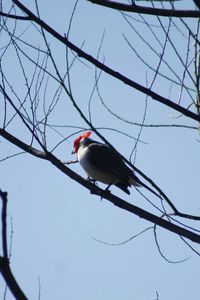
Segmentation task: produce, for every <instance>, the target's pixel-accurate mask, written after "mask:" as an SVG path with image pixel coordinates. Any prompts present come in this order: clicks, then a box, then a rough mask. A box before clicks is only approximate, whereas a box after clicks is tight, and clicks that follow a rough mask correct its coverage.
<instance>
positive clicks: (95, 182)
mask: <svg viewBox="0 0 200 300" xmlns="http://www.w3.org/2000/svg"><path fill="white" fill-rule="evenodd" d="M87 180H88V181H90V182H92V183H94V184H95V185H97V181H96V180H95V179H93V178H91V177H90V176H88V177H87Z"/></svg>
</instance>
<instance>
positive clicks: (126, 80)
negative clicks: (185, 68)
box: [12, 0, 200, 122]
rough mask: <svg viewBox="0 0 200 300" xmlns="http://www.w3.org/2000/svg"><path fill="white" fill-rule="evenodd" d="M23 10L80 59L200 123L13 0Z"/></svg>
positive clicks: (178, 106) (197, 118)
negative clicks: (70, 39)
mask: <svg viewBox="0 0 200 300" xmlns="http://www.w3.org/2000/svg"><path fill="white" fill-rule="evenodd" d="M12 1H13V2H14V3H15V4H16V5H17V6H18V7H19V8H20V9H21V10H23V11H24V12H25V13H26V14H27V15H28V16H29V17H30V18H31V19H32V20H33V21H34V22H35V23H37V24H38V25H39V26H41V27H42V28H43V29H45V30H46V31H47V32H49V33H50V34H51V35H53V36H54V37H55V38H56V39H57V40H59V41H60V42H62V43H63V44H65V45H66V46H68V47H69V48H70V49H72V50H73V51H75V52H76V53H77V54H78V55H79V56H80V57H83V58H85V59H86V60H88V61H89V62H91V63H92V64H94V65H95V66H96V67H97V68H99V69H101V70H103V71H104V72H106V73H108V74H109V75H111V76H113V77H115V78H117V79H119V80H120V81H122V82H124V83H125V84H127V85H129V86H131V87H133V88H134V89H136V90H138V91H140V92H142V93H144V94H146V95H148V96H150V97H151V98H153V99H154V100H156V101H158V102H160V103H162V104H164V105H167V106H168V107H170V108H172V109H174V110H176V111H178V112H180V113H181V114H183V115H185V116H187V117H189V118H191V119H193V120H196V121H198V122H200V116H199V115H197V114H196V113H194V112H192V111H189V110H188V109H186V108H184V107H183V106H180V105H178V104H176V103H175V102H173V101H171V100H169V99H167V98H165V97H163V96H161V95H159V94H157V93H155V92H153V91H151V90H150V89H148V88H146V87H144V86H142V85H140V84H138V83H136V82H135V81H133V80H131V79H129V78H127V77H126V76H124V75H122V74H121V73H119V72H117V71H114V70H113V69H111V68H110V67H108V66H106V65H104V64H102V63H101V62H100V61H98V60H96V59H95V58H94V57H93V56H91V55H89V54H88V53H86V52H84V51H83V50H81V49H80V48H79V47H77V46H76V45H74V44H73V43H71V42H70V41H69V40H68V39H67V38H66V36H62V35H60V34H59V33H58V32H57V31H56V30H54V29H53V28H52V27H50V26H49V25H48V24H47V23H45V22H44V21H42V20H41V19H39V18H38V17H37V16H36V15H35V14H33V13H32V12H31V11H30V10H29V9H28V8H27V7H25V6H24V5H23V4H22V3H21V2H19V1H18V0H12Z"/></svg>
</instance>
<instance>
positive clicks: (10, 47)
mask: <svg viewBox="0 0 200 300" xmlns="http://www.w3.org/2000/svg"><path fill="white" fill-rule="evenodd" d="M86 2H88V5H91V3H89V2H92V3H93V4H96V6H95V9H97V10H98V9H99V5H100V6H102V7H103V8H104V9H105V10H108V13H109V8H111V9H114V10H115V11H116V14H118V17H119V18H120V19H122V20H124V24H125V26H127V32H124V34H123V42H124V45H125V50H126V53H124V54H123V55H127V56H130V60H131V59H132V57H133V58H134V59H135V60H137V64H138V65H140V66H141V68H143V69H144V70H145V72H148V76H147V77H146V83H145V84H144V82H137V81H135V80H133V79H131V78H132V77H131V76H126V75H124V72H123V70H118V67H117V66H116V67H113V66H111V65H110V64H109V63H106V55H105V56H104V55H103V54H102V48H103V44H104V34H103V35H102V39H101V41H100V43H99V45H97V47H96V50H97V54H96V55H92V54H91V53H88V52H87V50H85V45H84V43H83V44H82V45H76V44H75V43H73V42H72V41H71V28H72V23H73V17H74V14H75V13H76V7H77V5H78V1H76V2H75V5H74V10H73V12H72V15H71V19H70V21H69V26H68V29H67V30H66V32H65V34H62V33H60V32H58V31H57V30H56V29H54V28H53V27H52V26H51V24H49V23H48V21H44V20H43V16H42V14H41V13H40V8H39V4H40V3H39V1H38V2H37V1H35V7H32V4H31V8H29V7H28V6H25V5H24V4H23V3H22V2H21V1H18V0H12V1H10V6H9V5H8V3H4V1H3V0H1V13H0V15H1V33H2V34H3V35H4V36H5V38H4V45H3V46H2V47H1V60H0V74H1V82H0V90H1V127H0V135H1V137H2V138H3V139H2V142H3V141H4V139H5V140H7V141H8V142H10V143H11V144H13V145H15V146H17V147H18V149H19V152H17V153H15V154H14V155H13V154H12V155H7V156H5V157H3V158H2V159H1V161H4V160H6V159H9V158H11V157H12V156H15V155H20V154H23V153H29V154H31V155H32V156H35V157H37V158H38V159H43V160H46V161H48V162H50V163H51V164H53V166H54V167H55V168H57V169H58V170H60V171H61V172H63V173H64V174H65V175H66V176H68V177H69V178H70V179H71V180H74V181H76V182H77V184H79V185H80V186H83V187H85V188H86V189H88V191H90V192H91V193H93V194H95V195H97V196H98V197H97V198H99V196H100V197H102V198H104V199H107V200H108V201H110V202H111V203H113V204H114V205H116V206H118V207H119V208H121V209H123V210H126V211H127V212H130V213H132V214H135V215H137V216H139V217H140V218H143V219H145V220H148V221H150V222H151V223H152V224H153V227H152V228H153V232H154V234H155V240H156V228H157V226H160V227H162V228H164V229H166V230H169V231H171V232H173V233H175V234H177V235H179V236H180V237H181V238H182V239H183V241H184V242H185V243H186V244H187V245H188V246H189V247H190V248H191V249H192V250H194V249H193V246H191V244H189V242H193V243H198V244H199V243H200V235H199V230H198V223H199V220H200V216H199V214H198V213H197V214H196V215H193V214H190V213H189V212H184V211H182V209H178V208H177V207H176V205H175V201H174V199H170V198H169V197H168V195H166V193H165V192H164V191H163V190H162V188H161V187H159V186H158V185H157V184H156V183H155V182H154V181H153V180H152V179H151V178H149V177H148V176H147V175H146V174H145V170H140V169H139V168H137V167H136V166H135V163H134V158H135V156H136V154H137V146H138V143H140V142H141V141H140V139H141V135H142V131H143V130H144V128H149V129H152V130H156V128H162V127H167V128H180V130H188V129H190V130H192V131H195V132H196V134H197V137H198V130H199V123H200V86H199V79H200V59H199V58H200V52H199V50H200V49H199V45H200V41H199V17H200V11H199V1H194V4H195V5H196V8H195V5H194V4H192V2H190V3H189V6H190V7H191V8H190V9H185V10H183V9H179V8H178V5H179V4H178V3H177V4H176V3H175V2H173V1H169V2H168V3H166V4H165V6H164V4H163V3H162V1H161V3H158V4H157V7H155V4H154V2H150V4H149V6H140V5H137V4H136V3H135V1H130V4H123V3H119V2H115V1H107V0H104V1H94V0H89V1H86ZM176 5H177V7H176ZM153 23H154V24H153ZM138 24H142V29H141V27H140V26H137V25H138ZM102 31H103V28H102ZM29 32H31V37H30V35H29ZM32 35H33V37H34V38H33V39H32ZM134 39H135V40H137V41H138V43H135V42H134ZM54 43H56V44H58V45H59V47H60V53H61V54H62V57H63V61H65V65H64V67H63V65H61V64H60V61H59V57H58V56H57V54H55V53H54V46H53V44H54ZM183 45H184V47H183ZM183 48H184V49H183ZM141 49H142V50H143V51H141ZM125 50H124V51H125ZM8 60H12V61H13V64H15V65H17V66H18V69H17V70H15V74H17V77H18V78H17V80H20V81H21V82H23V85H24V86H25V87H26V88H25V89H23V91H22V90H21V89H20V88H18V86H17V84H16V83H15V81H14V80H13V70H8V69H7V62H8ZM175 64H177V65H178V66H179V67H178V68H176V67H174V66H175ZM81 67H82V68H83V69H84V72H85V73H88V72H89V73H90V74H92V78H93V87H92V92H91V94H90V97H89V99H88V101H84V104H83V103H81V102H80V99H79V98H78V97H77V96H76V90H75V88H74V82H73V80H74V78H75V76H76V72H77V71H76V68H81ZM149 74H150V75H149ZM107 76H109V79H110V78H111V80H113V81H115V82H116V84H121V83H123V84H125V85H126V86H128V87H129V88H130V89H131V90H134V91H135V90H136V91H138V92H140V93H142V95H143V97H144V98H145V101H144V102H145V108H141V111H140V112H139V113H140V115H142V117H141V122H138V121H132V120H129V118H128V117H126V116H125V117H124V116H123V115H122V114H120V113H117V112H115V111H114V109H113V108H112V107H111V108H110V107H109V105H108V104H107V103H106V100H105V97H104V95H103V92H102V85H103V83H102V81H104V80H105V79H104V77H106V78H108V77H107ZM149 78H151V79H149ZM15 79H16V78H15ZM161 82H163V83H164V85H165V90H164V91H163V92H162V91H161V90H160V89H159V86H160V84H161ZM88 84H89V83H88ZM49 86H51V88H52V87H53V89H54V91H55V92H54V94H53V95H52V94H51V95H50V94H49ZM94 94H95V95H96V97H97V98H98V99H99V103H100V104H101V110H102V111H103V113H104V114H105V116H104V119H105V118H106V116H108V114H109V115H111V116H112V117H113V118H115V119H117V120H120V122H122V124H123V126H126V125H127V126H132V127H133V126H135V127H139V134H138V137H137V138H136V139H135V144H134V146H133V148H132V150H131V154H130V159H126V158H125V157H123V153H122V154H121V153H120V155H122V157H123V159H124V160H125V161H126V163H127V164H128V165H129V166H130V167H131V168H132V169H133V170H134V172H135V173H136V174H137V176H139V177H140V180H141V182H142V185H143V188H144V192H140V191H139V190H138V192H139V193H140V195H141V196H142V197H143V198H144V199H145V200H146V201H148V202H149V203H150V205H151V206H152V209H154V212H153V211H152V212H149V211H147V210H146V209H144V208H143V207H137V206H136V205H133V204H131V203H129V202H127V201H125V200H123V199H122V198H121V197H118V196H116V195H114V194H113V193H110V192H108V191H106V190H104V189H102V188H100V187H98V186H97V185H95V184H93V183H92V182H90V181H88V180H87V179H85V178H83V177H81V176H80V175H79V174H77V173H75V172H74V171H73V169H72V168H71V166H68V165H66V164H65V163H63V161H61V160H60V159H59V158H58V157H57V156H56V150H57V149H58V148H59V147H60V146H61V145H62V144H63V143H65V141H66V140H67V139H69V138H71V137H72V136H74V135H75V134H77V133H78V132H81V131H84V130H88V129H89V130H92V131H93V132H94V133H95V134H96V135H97V136H98V137H99V138H100V139H101V140H102V141H103V142H105V143H107V144H110V143H109V142H108V140H107V139H106V138H105V135H103V134H102V132H103V130H104V131H106V130H107V131H108V130H112V131H113V133H116V134H119V133H120V134H123V136H124V137H126V138H127V139H129V138H133V137H132V136H130V134H129V131H128V127H127V130H126V129H125V130H124V131H122V130H121V129H120V126H119V127H118V128H111V127H110V126H109V125H108V126H104V121H102V124H101V126H97V125H96V123H95V114H96V113H97V112H96V110H97V109H96V107H94V105H93V98H94ZM166 94H169V97H166ZM64 97H65V98H67V99H69V102H68V105H70V106H72V107H73V110H74V112H75V113H78V114H79V122H78V123H77V124H75V125H71V124H70V123H67V124H66V123H63V124H60V123H57V124H55V123H54V122H58V121H57V120H56V118H55V115H56V112H57V108H58V107H59V106H62V105H63V102H62V98H64ZM117 101H118V103H119V106H123V103H120V102H119V101H120V100H117ZM133 101H134V100H133ZM149 102H155V103H157V104H160V105H161V106H162V107H163V108H165V109H169V108H170V109H172V110H173V111H174V112H176V113H178V118H177V119H176V121H175V122H174V123H170V124H160V123H151V124H150V123H147V122H146V119H147V103H149ZM55 120H56V121H55ZM66 120H67V117H66ZM102 120H103V118H102ZM152 120H153V118H152ZM188 120H189V121H190V123H188V122H189V121H188ZM155 122H156V121H155ZM105 127H106V128H105ZM63 128H64V129H65V128H68V129H69V131H70V134H69V136H67V137H66V136H65V135H64V134H63ZM124 128H126V127H124ZM55 141H56V142H55ZM110 145H111V144H110ZM111 146H112V145H111ZM112 147H113V146H112ZM2 188H3V187H2ZM1 197H2V200H3V202H4V205H5V202H6V201H7V200H6V195H5V193H3V192H2V193H1ZM4 205H3V209H2V221H3V222H2V226H3V231H2V237H3V256H2V257H1V261H0V262H1V264H0V271H1V273H2V274H3V277H4V279H5V280H7V283H8V286H9V288H10V289H11V291H12V292H13V294H15V297H16V298H17V299H26V297H25V296H24V295H22V294H17V292H16V290H17V289H12V284H9V282H10V281H9V280H11V281H12V279H11V277H9V276H6V275H5V274H6V272H7V271H8V272H10V273H11V271H10V269H9V258H8V254H7V250H6V249H7V246H6V229H5V228H6V225H5V215H6V214H5V210H4V209H5V206H4ZM155 211H156V212H157V213H155ZM191 221H192V226H191V225H190V224H191ZM157 246H158V248H159V244H158V243H157ZM194 251H195V250H194ZM5 268H7V269H6V271H5ZM14 284H15V283H14ZM16 286H17V285H15V288H16ZM18 292H19V290H18ZM19 293H20V292H19ZM22 293H23V292H22ZM23 297H24V298H23Z"/></svg>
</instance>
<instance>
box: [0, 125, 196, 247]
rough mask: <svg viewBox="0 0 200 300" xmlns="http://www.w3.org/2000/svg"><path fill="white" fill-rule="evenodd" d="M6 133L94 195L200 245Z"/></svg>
mask: <svg viewBox="0 0 200 300" xmlns="http://www.w3.org/2000/svg"><path fill="white" fill-rule="evenodd" d="M3 131H4V133H3V135H2V129H1V130H0V135H2V136H3V137H5V138H8V140H9V141H10V142H12V143H13V144H14V145H16V146H18V147H19V148H21V149H23V150H25V151H26V149H27V152H28V153H30V154H32V155H34V156H37V157H40V158H42V159H45V160H47V161H49V162H51V163H52V164H53V165H54V166H55V167H57V168H58V169H59V170H60V171H61V172H63V173H64V174H66V175H67V176H69V177H70V178H71V179H73V180H75V181H76V182H78V183H80V184H81V185H82V186H84V187H85V188H86V189H88V190H90V192H91V193H92V194H95V195H98V196H101V197H102V198H104V199H107V200H108V201H110V202H111V203H113V204H114V205H116V206H118V207H119V208H121V209H124V210H126V211H129V212H131V213H133V214H135V215H137V216H138V217H140V218H143V219H145V220H147V221H149V222H152V223H154V224H157V225H158V226H160V227H162V228H165V229H167V230H169V231H171V232H174V233H176V234H178V235H181V236H183V237H185V238H187V239H189V240H191V241H193V242H195V243H199V244H200V235H198V234H196V233H194V232H192V231H190V230H188V229H185V228H183V227H181V226H178V225H175V224H173V223H171V222H169V221H167V220H164V219H162V218H160V217H158V216H156V215H154V214H152V213H149V212H147V211H145V210H143V209H142V208H139V207H137V206H135V205H133V204H131V203H128V202H126V201H124V200H123V199H121V198H119V197H117V196H115V195H113V194H112V193H110V192H108V191H106V190H103V189H101V188H99V187H97V186H96V185H94V184H93V183H91V182H90V181H88V180H86V179H84V178H82V177H81V176H80V175H78V174H76V173H75V172H73V171H72V170H71V169H69V168H68V167H66V166H65V165H64V164H63V163H62V162H61V161H60V160H59V159H57V158H56V157H55V156H54V155H53V154H52V153H50V152H42V153H41V151H38V150H36V149H34V148H32V147H30V146H29V145H27V144H25V143H24V142H22V141H20V140H18V139H17V138H15V137H13V136H12V135H11V134H9V133H7V132H6V133H5V130H3Z"/></svg>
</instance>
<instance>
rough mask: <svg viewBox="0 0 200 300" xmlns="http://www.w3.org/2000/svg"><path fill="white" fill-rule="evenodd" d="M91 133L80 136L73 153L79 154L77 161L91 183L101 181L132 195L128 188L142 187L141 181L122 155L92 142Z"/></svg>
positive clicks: (103, 145)
mask: <svg viewBox="0 0 200 300" xmlns="http://www.w3.org/2000/svg"><path fill="white" fill-rule="evenodd" d="M91 133H92V132H91V131H87V132H84V133H83V134H81V135H79V136H78V137H77V138H76V139H75V140H74V144H73V151H72V153H76V154H77V160H78V162H79V163H80V165H81V166H82V168H83V169H84V171H85V172H86V173H87V175H88V179H89V180H91V181H94V182H96V181H100V182H102V183H104V184H107V185H108V186H107V188H106V190H108V189H109V187H110V186H111V185H115V186H117V187H118V188H119V189H121V190H122V191H124V192H125V193H126V194H130V191H129V189H128V187H131V186H132V185H133V186H138V187H139V186H140V183H139V182H140V180H139V179H138V178H137V176H136V175H135V174H134V172H133V171H132V170H131V169H130V168H129V167H128V166H127V165H126V163H125V161H124V160H123V158H122V157H121V155H120V154H119V153H118V152H117V151H116V150H115V149H114V148H112V147H111V146H109V145H107V144H103V143H100V142H98V141H95V140H92V139H91V138H89V137H90V135H91Z"/></svg>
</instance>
